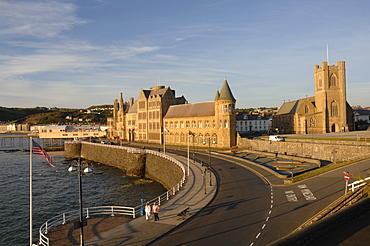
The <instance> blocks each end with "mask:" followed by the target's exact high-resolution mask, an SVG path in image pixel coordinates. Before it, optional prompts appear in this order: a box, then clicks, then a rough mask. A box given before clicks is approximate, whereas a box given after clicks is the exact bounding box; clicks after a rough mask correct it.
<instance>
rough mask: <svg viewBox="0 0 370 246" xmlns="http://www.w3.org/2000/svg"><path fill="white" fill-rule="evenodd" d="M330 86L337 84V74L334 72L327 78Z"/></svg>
mask: <svg viewBox="0 0 370 246" xmlns="http://www.w3.org/2000/svg"><path fill="white" fill-rule="evenodd" d="M332 86H337V76H336V75H335V74H334V73H332V74H331V75H330V80H329V87H332Z"/></svg>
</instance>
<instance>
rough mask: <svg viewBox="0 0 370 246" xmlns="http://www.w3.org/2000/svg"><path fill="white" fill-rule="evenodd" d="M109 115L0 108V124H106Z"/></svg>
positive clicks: (106, 111) (61, 110)
mask: <svg viewBox="0 0 370 246" xmlns="http://www.w3.org/2000/svg"><path fill="white" fill-rule="evenodd" d="M97 107H99V106H91V107H89V108H97ZM106 108H109V107H106ZM111 114H112V113H111V111H110V110H101V111H99V113H98V114H88V113H86V110H83V109H66V108H51V109H48V108H44V107H36V108H5V107H0V122H3V123H17V124H23V123H30V124H57V123H69V122H72V123H99V124H106V122H107V117H111ZM67 116H68V117H67Z"/></svg>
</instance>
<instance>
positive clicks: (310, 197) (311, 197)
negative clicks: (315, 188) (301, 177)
mask: <svg viewBox="0 0 370 246" xmlns="http://www.w3.org/2000/svg"><path fill="white" fill-rule="evenodd" d="M301 192H302V194H303V195H304V197H305V198H306V200H307V201H308V200H316V197H315V196H314V195H313V194H312V192H311V191H310V190H309V189H302V190H301Z"/></svg>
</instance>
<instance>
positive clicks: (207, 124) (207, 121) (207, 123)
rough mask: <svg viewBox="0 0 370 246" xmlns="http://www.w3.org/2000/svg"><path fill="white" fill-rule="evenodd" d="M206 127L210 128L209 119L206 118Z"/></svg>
mask: <svg viewBox="0 0 370 246" xmlns="http://www.w3.org/2000/svg"><path fill="white" fill-rule="evenodd" d="M204 127H205V128H209V120H206V121H205V122H204Z"/></svg>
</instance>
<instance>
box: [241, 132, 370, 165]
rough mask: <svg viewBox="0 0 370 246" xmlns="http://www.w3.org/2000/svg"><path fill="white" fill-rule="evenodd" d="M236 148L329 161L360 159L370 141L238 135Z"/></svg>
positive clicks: (368, 146) (369, 150)
mask: <svg viewBox="0 0 370 246" xmlns="http://www.w3.org/2000/svg"><path fill="white" fill-rule="evenodd" d="M238 148H239V149H246V150H256V151H262V152H270V153H278V154H281V155H288V156H297V157H307V158H311V159H317V160H326V161H330V162H338V161H350V160H355V159H362V158H365V157H369V153H370V143H357V142H350V141H320V140H315V141H314V140H312V141H309V140H299V139H294V140H286V141H285V142H276V141H269V140H251V139H246V138H241V137H238Z"/></svg>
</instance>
